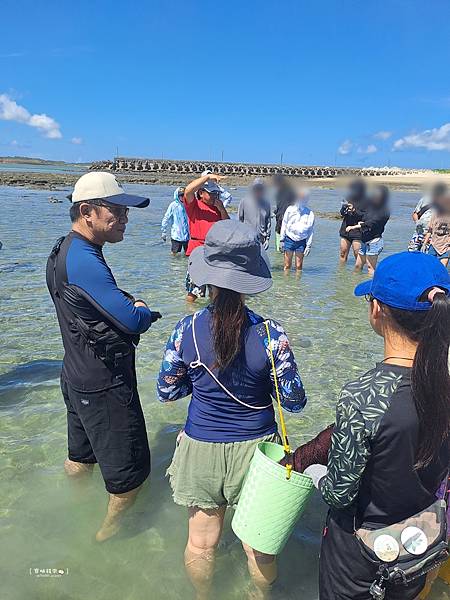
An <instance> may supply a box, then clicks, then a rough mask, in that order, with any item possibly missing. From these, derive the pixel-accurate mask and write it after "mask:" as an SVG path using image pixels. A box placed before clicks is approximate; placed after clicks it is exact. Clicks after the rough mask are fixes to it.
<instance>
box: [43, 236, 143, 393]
mask: <svg viewBox="0 0 450 600" xmlns="http://www.w3.org/2000/svg"><path fill="white" fill-rule="evenodd" d="M55 248H56V247H55ZM47 286H48V288H49V291H50V295H51V297H52V300H53V302H54V304H55V307H56V312H57V315H58V321H59V325H60V329H61V335H62V339H63V344H64V350H65V355H64V363H63V375H64V376H65V377H66V379H67V380H68V381H69V382H70V384H71V385H72V387H73V388H74V389H77V390H80V391H95V390H100V389H108V388H109V387H112V386H117V385H120V384H121V383H123V382H127V383H128V384H130V385H134V383H133V382H134V381H135V373H134V344H135V343H136V341H137V340H136V336H137V335H139V334H141V333H143V332H144V331H146V330H147V329H148V328H149V327H150V325H151V312H150V310H149V309H148V308H146V307H136V306H134V302H133V300H132V298H131V297H129V296H128V295H127V294H126V293H125V292H123V291H122V290H121V289H120V288H119V287H118V286H117V283H116V280H115V279H114V276H113V274H112V273H111V270H110V268H109V267H108V265H107V264H106V261H105V259H104V257H103V253H102V248H101V246H97V245H96V244H92V243H91V242H89V241H88V240H87V239H85V238H84V237H82V236H81V235H79V234H78V233H76V232H73V231H72V232H71V233H69V235H68V236H67V237H66V238H65V239H64V241H63V242H62V243H61V245H60V246H59V251H58V252H55V251H53V252H52V254H51V255H50V257H49V259H48V262H47ZM77 319H78V320H77ZM79 320H81V321H82V322H83V323H85V324H86V325H87V326H88V327H95V326H97V324H99V323H106V325H107V326H109V327H110V328H111V329H113V330H114V331H115V332H116V333H117V335H118V339H119V340H122V341H124V342H125V343H126V344H127V345H128V348H129V352H128V353H127V356H126V357H125V358H123V359H121V361H120V362H119V363H118V365H116V366H111V365H110V364H107V363H106V362H105V361H103V360H101V358H100V356H99V355H98V353H97V352H96V351H95V349H94V348H92V346H90V344H89V343H87V340H86V337H85V336H84V335H83V332H82V331H81V330H80V327H79Z"/></svg>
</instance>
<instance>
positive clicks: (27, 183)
mask: <svg viewBox="0 0 450 600" xmlns="http://www.w3.org/2000/svg"><path fill="white" fill-rule="evenodd" d="M116 175H117V178H118V179H119V180H120V181H122V182H125V183H137V184H144V185H186V184H187V183H188V182H189V181H190V180H191V179H192V175H183V174H179V173H177V174H175V173H167V174H164V173H142V172H141V173H139V172H138V173H129V172H127V173H117V174H116ZM79 177H80V173H48V172H35V171H34V172H32V171H6V170H5V171H3V170H2V171H0V186H14V187H25V188H32V189H43V190H51V191H53V190H55V191H56V190H61V189H66V188H68V187H71V186H73V184H74V183H75V181H76V180H77V179H78V178H79ZM436 177H439V179H443V180H445V181H447V183H449V184H450V175H438V174H436ZM252 180H253V177H237V176H227V177H226V178H225V179H224V183H225V185H226V186H245V185H248V184H249V183H250V182H251V181H252ZM368 180H369V181H370V182H371V183H383V184H385V185H388V186H389V187H391V188H395V189H400V190H404V191H416V190H418V189H421V188H422V187H423V186H424V185H425V184H427V183H428V181H429V180H428V179H427V178H426V177H421V176H414V175H397V176H387V177H370V178H368ZM293 182H294V183H295V182H297V183H299V184H300V183H303V184H305V185H307V186H308V187H320V188H335V187H338V186H341V185H343V184H344V183H345V182H344V181H343V180H342V179H340V178H331V177H330V178H325V179H307V180H301V179H297V178H295V179H293Z"/></svg>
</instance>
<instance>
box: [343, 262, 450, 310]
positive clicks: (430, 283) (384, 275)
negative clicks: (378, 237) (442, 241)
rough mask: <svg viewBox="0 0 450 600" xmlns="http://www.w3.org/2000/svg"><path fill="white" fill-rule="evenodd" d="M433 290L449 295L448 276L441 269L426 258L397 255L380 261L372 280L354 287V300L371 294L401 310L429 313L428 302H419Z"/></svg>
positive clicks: (449, 279)
mask: <svg viewBox="0 0 450 600" xmlns="http://www.w3.org/2000/svg"><path fill="white" fill-rule="evenodd" d="M433 287H439V288H442V289H443V290H445V292H447V294H449V293H450V275H449V274H448V271H447V269H446V268H445V267H444V265H442V264H441V263H440V261H439V260H438V259H437V258H435V257H434V256H430V255H429V254H423V253H422V252H400V253H398V254H392V255H391V256H388V257H387V258H385V259H384V260H382V261H381V262H380V264H379V266H378V267H377V269H376V271H375V274H374V277H373V279H371V280H370V281H364V282H363V283H360V284H359V285H357V286H356V288H355V296H365V295H366V294H370V295H372V296H373V297H374V298H376V299H377V300H379V301H380V302H382V303H383V304H386V305H387V306H392V307H393V308H400V309H403V310H429V309H430V308H431V302H429V301H428V300H427V301H425V302H420V298H421V296H422V295H423V294H424V292H426V291H427V290H430V289H431V288H433Z"/></svg>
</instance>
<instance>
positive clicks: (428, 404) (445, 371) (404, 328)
mask: <svg viewBox="0 0 450 600" xmlns="http://www.w3.org/2000/svg"><path fill="white" fill-rule="evenodd" d="M427 297H428V293H425V294H424V297H423V298H422V299H421V300H422V301H424V300H427ZM385 308H387V310H388V312H389V314H390V316H391V317H392V321H393V325H394V326H395V327H396V328H397V330H399V331H400V332H403V333H404V334H405V335H406V336H407V337H408V338H410V339H411V340H412V341H414V342H418V346H417V350H416V355H415V358H414V362H413V367H412V376H411V384H412V393H413V398H414V402H415V405H416V410H417V414H418V417H419V447H418V452H417V456H416V465H415V466H416V468H417V469H421V468H424V467H426V466H427V465H429V464H430V463H431V462H432V460H433V458H435V457H436V455H437V453H438V452H439V450H440V448H441V447H442V444H443V443H444V442H445V440H446V439H448V437H449V433H450V374H449V345H450V298H449V297H448V296H446V295H445V293H443V292H442V293H439V292H438V293H436V295H435V296H434V298H433V303H432V307H431V308H430V310H428V311H406V310H399V309H396V308H391V307H385Z"/></svg>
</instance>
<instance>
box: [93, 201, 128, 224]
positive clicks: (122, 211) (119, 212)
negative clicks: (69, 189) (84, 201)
mask: <svg viewBox="0 0 450 600" xmlns="http://www.w3.org/2000/svg"><path fill="white" fill-rule="evenodd" d="M88 204H93V205H94V206H103V207H104V208H106V209H108V210H109V212H110V213H111V214H112V215H113V216H114V217H115V218H116V219H124V218H125V217H127V216H128V213H129V212H130V209H129V208H128V206H118V205H117V204H108V203H107V202H104V201H103V200H97V199H94V200H89V202H88Z"/></svg>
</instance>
